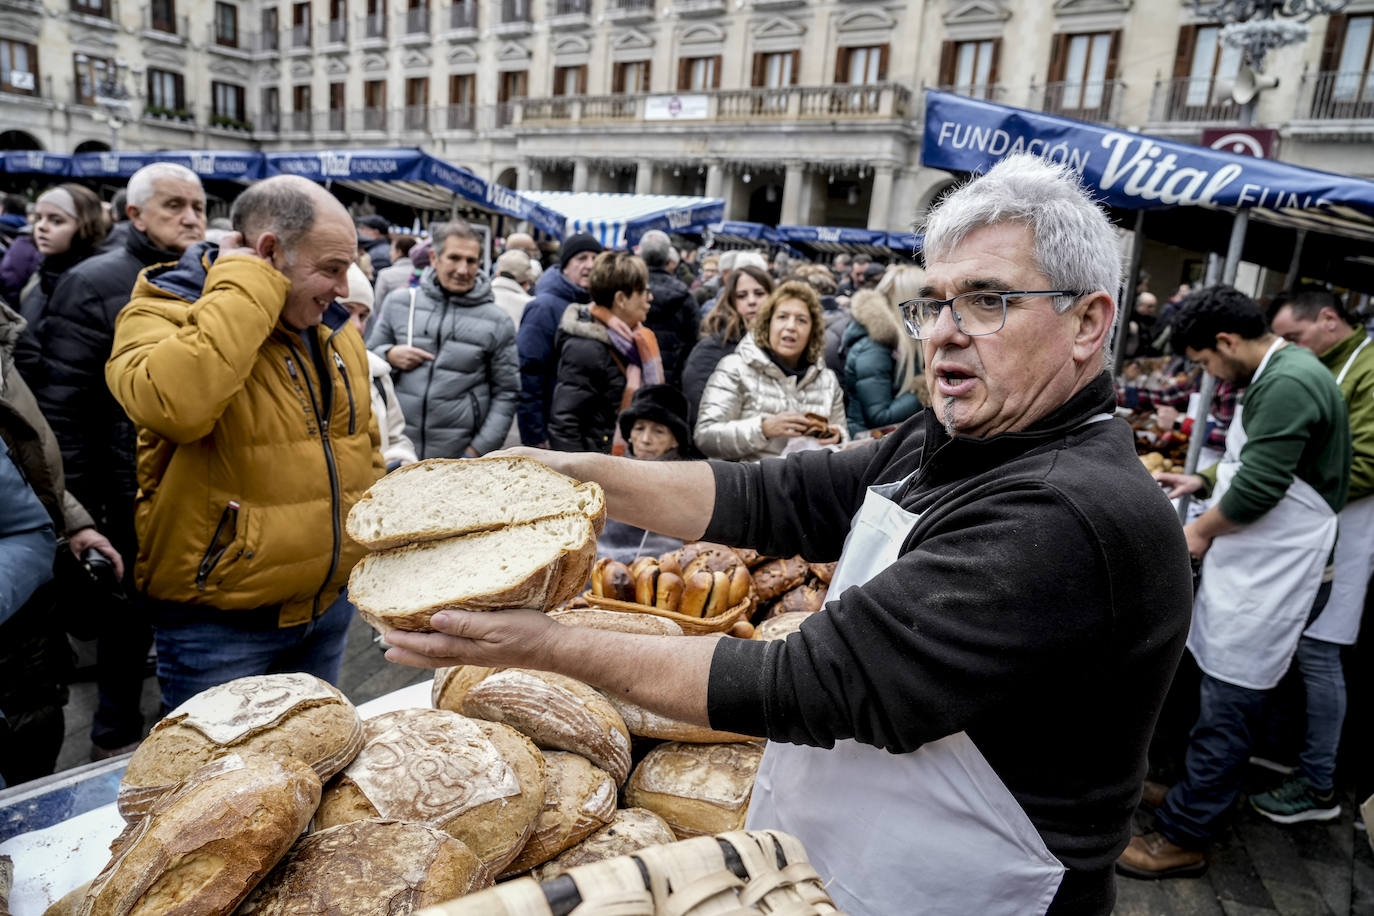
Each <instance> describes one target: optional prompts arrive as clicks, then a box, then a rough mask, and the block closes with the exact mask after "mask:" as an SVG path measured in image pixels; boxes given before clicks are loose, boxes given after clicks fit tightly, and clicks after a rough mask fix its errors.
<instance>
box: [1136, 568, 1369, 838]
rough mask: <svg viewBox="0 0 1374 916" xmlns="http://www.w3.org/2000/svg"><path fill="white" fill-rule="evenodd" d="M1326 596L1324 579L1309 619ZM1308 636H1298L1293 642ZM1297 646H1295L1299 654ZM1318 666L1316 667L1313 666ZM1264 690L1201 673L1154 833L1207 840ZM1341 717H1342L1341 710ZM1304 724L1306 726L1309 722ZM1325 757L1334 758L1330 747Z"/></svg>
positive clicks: (1236, 787)
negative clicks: (1184, 748) (1175, 776)
mask: <svg viewBox="0 0 1374 916" xmlns="http://www.w3.org/2000/svg"><path fill="white" fill-rule="evenodd" d="M1330 595H1331V583H1329V582H1327V583H1324V584H1323V585H1322V587H1321V589H1320V590H1319V591H1318V592H1317V599H1316V601H1314V602H1313V605H1312V613H1311V614H1310V615H1309V617H1308V620H1309V622H1310V621H1311V620H1314V619H1315V618H1316V616H1317V615H1318V614H1319V613H1321V611H1322V609H1323V608H1324V607H1326V601H1327V598H1328V597H1330ZM1314 641H1315V640H1306V639H1304V640H1300V641H1299V642H1300V643H1301V642H1314ZM1332 648H1335V649H1339V648H1340V647H1339V646H1332ZM1302 651H1303V650H1302V647H1301V645H1300V646H1299V648H1298V653H1299V655H1301V654H1302ZM1337 664H1338V665H1339V656H1338V657H1337ZM1299 665H1301V660H1299ZM1318 668H1319V669H1320V668H1321V666H1320V665H1318ZM1327 676H1328V677H1329V673H1328V674H1327ZM1304 678H1305V679H1306V670H1305V669H1304ZM1267 693H1268V691H1266V690H1251V689H1250V688H1249V687H1237V686H1236V685H1235V684H1228V683H1226V682H1225V681H1219V680H1217V679H1216V678H1214V677H1212V676H1211V675H1210V674H1207V673H1206V672H1204V673H1203V675H1202V687H1201V690H1200V704H1199V710H1198V717H1197V724H1196V725H1194V726H1193V730H1192V732H1191V733H1190V734H1189V736H1188V752H1187V755H1186V756H1185V758H1184V763H1183V766H1184V777H1183V780H1182V781H1181V782H1179V783H1177V784H1176V785H1175V786H1174V787H1173V788H1172V789H1170V790H1169V794H1168V795H1167V796H1165V798H1164V804H1163V805H1161V806H1160V808H1159V811H1158V812H1156V815H1155V822H1156V826H1157V828H1158V829H1159V832H1160V833H1162V834H1164V836H1165V838H1166V839H1168V840H1169V842H1171V843H1176V844H1178V845H1179V846H1183V847H1185V848H1189V849H1200V848H1202V847H1203V846H1206V845H1207V844H1208V842H1210V841H1211V839H1212V835H1213V833H1215V831H1216V827H1217V825H1218V823H1219V822H1220V821H1221V820H1222V818H1223V817H1225V815H1226V813H1227V812H1228V811H1230V810H1231V806H1232V805H1233V804H1235V801H1236V797H1237V796H1238V795H1239V794H1240V786H1241V778H1242V775H1243V774H1244V772H1245V766H1246V763H1247V762H1248V761H1249V759H1250V749H1251V747H1252V746H1253V742H1254V738H1255V735H1256V733H1257V732H1258V730H1259V728H1260V723H1261V719H1262V713H1263V708H1264V698H1265V696H1266V695H1267ZM1343 705H1344V704H1342V706H1343ZM1341 716H1342V718H1343V717H1344V710H1343V709H1342V712H1341ZM1310 718H1311V714H1310V713H1309V720H1310ZM1308 728H1309V730H1310V729H1311V723H1310V721H1309V725H1308ZM1339 735H1340V726H1339V724H1337V726H1336V736H1337V738H1338V739H1339ZM1331 758H1332V761H1333V762H1334V758H1335V749H1334V747H1333V748H1332V750H1331ZM1328 778H1329V774H1328ZM1328 785H1329V783H1328Z"/></svg>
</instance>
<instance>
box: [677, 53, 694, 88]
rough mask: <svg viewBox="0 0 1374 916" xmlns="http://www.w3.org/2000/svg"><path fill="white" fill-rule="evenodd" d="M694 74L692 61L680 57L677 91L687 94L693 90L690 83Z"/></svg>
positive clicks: (678, 61)
mask: <svg viewBox="0 0 1374 916" xmlns="http://www.w3.org/2000/svg"><path fill="white" fill-rule="evenodd" d="M691 74H692V60H691V58H689V57H679V58H678V59H677V91H678V92H686V91H687V90H688V89H691V88H692V84H691V83H690V82H688V80H689V79H690V78H691Z"/></svg>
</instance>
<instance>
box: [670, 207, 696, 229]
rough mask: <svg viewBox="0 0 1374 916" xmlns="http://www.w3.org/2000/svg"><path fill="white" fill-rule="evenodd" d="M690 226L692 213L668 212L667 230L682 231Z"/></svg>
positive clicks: (686, 211)
mask: <svg viewBox="0 0 1374 916" xmlns="http://www.w3.org/2000/svg"><path fill="white" fill-rule="evenodd" d="M690 225H692V213H691V211H690V210H669V211H668V228H670V229H684V228H686V227H687V226H690Z"/></svg>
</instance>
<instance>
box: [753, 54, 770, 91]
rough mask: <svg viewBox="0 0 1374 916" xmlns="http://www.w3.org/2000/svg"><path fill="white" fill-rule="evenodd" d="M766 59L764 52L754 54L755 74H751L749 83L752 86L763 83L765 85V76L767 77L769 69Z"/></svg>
mask: <svg viewBox="0 0 1374 916" xmlns="http://www.w3.org/2000/svg"><path fill="white" fill-rule="evenodd" d="M764 60H765V59H764V56H763V55H762V54H759V53H757V52H756V53H755V54H754V72H753V74H752V75H751V76H750V78H749V85H751V86H762V85H763V81H764V77H765V75H766V73H767V72H768V71H767V69H766V64H765V62H764Z"/></svg>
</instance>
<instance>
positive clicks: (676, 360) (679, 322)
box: [639, 229, 699, 387]
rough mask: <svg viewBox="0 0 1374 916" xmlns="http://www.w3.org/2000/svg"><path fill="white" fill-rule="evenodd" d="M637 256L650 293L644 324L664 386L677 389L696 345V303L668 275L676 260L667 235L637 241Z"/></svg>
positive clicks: (653, 233) (652, 234) (648, 235)
mask: <svg viewBox="0 0 1374 916" xmlns="http://www.w3.org/2000/svg"><path fill="white" fill-rule="evenodd" d="M639 256H640V257H641V258H643V259H644V263H645V264H646V265H648V268H649V292H651V293H653V297H652V301H651V304H650V305H649V317H648V318H645V319H644V324H645V325H646V326H647V327H648V328H649V330H651V331H653V332H654V336H655V337H657V338H658V349H659V353H660V355H661V356H662V357H663V372H664V375H666V376H667V381H668V384H670V385H674V386H678V387H680V386H681V384H682V364H683V363H685V362H686V361H687V354H688V352H690V351H691V349H692V346H693V345H694V344H695V343H696V342H697V336H698V335H697V321H698V317H699V314H698V312H697V301H696V299H694V298H693V297H692V293H691V291H690V290H688V289H687V285H686V284H685V283H683V282H682V281H681V280H679V279H678V278H677V277H676V276H674V275H673V273H672V267H671V266H670V265H671V264H672V262H673V259H674V258H675V257H676V252H674V251H673V244H672V242H671V241H670V240H669V239H668V235H667V233H664V232H660V231H658V230H657V229H654V230H651V231H649V232H646V233H644V237H643V238H642V239H640V240H639Z"/></svg>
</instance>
